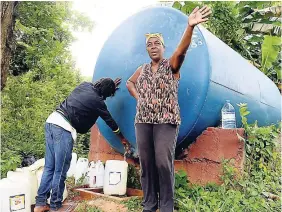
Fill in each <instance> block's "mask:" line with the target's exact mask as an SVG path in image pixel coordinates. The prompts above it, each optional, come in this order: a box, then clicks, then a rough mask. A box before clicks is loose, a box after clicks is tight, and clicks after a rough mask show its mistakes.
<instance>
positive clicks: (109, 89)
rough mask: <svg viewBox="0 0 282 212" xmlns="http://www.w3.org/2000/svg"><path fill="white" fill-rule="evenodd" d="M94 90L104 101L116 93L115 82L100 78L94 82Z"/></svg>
mask: <svg viewBox="0 0 282 212" xmlns="http://www.w3.org/2000/svg"><path fill="white" fill-rule="evenodd" d="M93 85H94V88H95V89H96V90H97V91H98V93H99V95H100V96H102V97H103V99H106V98H107V97H110V96H113V95H114V94H115V91H116V85H115V82H114V81H113V80H112V79H111V78H101V79H99V80H98V81H96V82H94V84H93Z"/></svg>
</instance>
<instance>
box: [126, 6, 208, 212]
mask: <svg viewBox="0 0 282 212" xmlns="http://www.w3.org/2000/svg"><path fill="white" fill-rule="evenodd" d="M210 14H211V10H210V9H209V8H207V7H206V6H204V7H203V8H201V9H199V8H198V7H197V8H195V9H194V10H193V12H192V13H191V15H190V16H189V19H188V25H187V28H186V30H185V32H184V34H183V37H182V39H181V41H180V43H179V45H178V47H177V48H176V50H175V51H174V53H173V55H172V56H171V57H170V58H169V59H165V58H163V54H164V51H165V45H164V39H163V37H162V35H161V34H160V33H154V34H146V46H147V48H146V49H147V51H148V54H149V56H150V58H151V63H149V64H143V65H142V66H140V67H139V68H138V69H137V70H136V72H135V73H134V74H133V75H132V76H131V77H130V78H129V79H128V81H127V88H128V90H129V92H130V94H131V95H132V96H133V97H134V98H135V99H136V100H137V111H136V117H135V133H136V142H137V146H138V153H139V159H140V164H141V170H142V174H141V184H142V189H143V192H144V199H143V203H142V206H143V207H144V210H143V212H149V211H153V212H154V211H156V210H157V209H158V202H159V207H160V211H161V212H172V211H173V206H174V201H173V200H174V166H173V162H174V153H175V146H176V139H177V136H178V130H179V125H180V123H181V120H180V109H179V105H178V83H179V79H180V73H179V70H180V67H181V65H182V63H183V61H184V58H185V54H186V52H187V49H188V47H189V45H190V43H191V38H192V34H193V29H194V27H195V26H196V25H197V24H199V23H203V22H206V21H207V20H208V19H207V17H208V16H209V15H210Z"/></svg>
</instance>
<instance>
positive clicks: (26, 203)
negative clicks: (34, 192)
mask: <svg viewBox="0 0 282 212" xmlns="http://www.w3.org/2000/svg"><path fill="white" fill-rule="evenodd" d="M23 182H24V181H22V182H17V181H11V180H9V179H8V178H4V179H1V180H0V191H1V192H0V211H1V212H9V211H17V212H30V211H31V207H30V206H31V202H30V188H29V184H28V183H23Z"/></svg>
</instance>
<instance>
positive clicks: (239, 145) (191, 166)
mask: <svg viewBox="0 0 282 212" xmlns="http://www.w3.org/2000/svg"><path fill="white" fill-rule="evenodd" d="M237 133H238V134H239V135H240V136H242V137H243V134H244V130H243V129H236V130H232V129H230V130H229V129H220V128H208V129H207V130H205V131H204V132H203V133H202V134H201V135H200V136H199V137H198V138H197V139H196V141H195V142H194V143H193V144H191V145H190V146H189V147H188V149H187V152H188V155H187V156H186V158H184V159H183V160H176V161H175V163H174V165H175V170H176V171H179V170H184V171H185V172H186V173H187V175H188V178H189V181H190V182H191V183H194V184H200V185H205V184H207V183H211V182H213V183H217V184H220V183H221V180H220V176H221V174H222V160H223V159H232V158H233V159H234V162H235V164H234V165H235V167H237V168H238V169H239V170H243V164H244V155H245V149H244V142H242V141H240V140H239V139H238V137H237ZM90 139H91V142H90V152H89V156H88V158H89V161H91V160H94V161H96V160H101V161H103V162H105V161H106V160H123V155H121V154H120V153H118V152H116V151H115V150H114V149H113V148H111V146H110V145H109V144H108V143H107V141H106V140H105V138H104V137H103V136H102V135H101V134H100V132H99V130H98V128H97V127H96V126H93V128H92V129H91V137H90ZM127 162H128V163H130V164H133V165H135V166H138V164H136V163H134V161H132V160H129V159H127Z"/></svg>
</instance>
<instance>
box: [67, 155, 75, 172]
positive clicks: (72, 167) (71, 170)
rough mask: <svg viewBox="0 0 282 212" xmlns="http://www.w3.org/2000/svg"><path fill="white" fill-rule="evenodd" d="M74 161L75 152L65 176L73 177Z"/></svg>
mask: <svg viewBox="0 0 282 212" xmlns="http://www.w3.org/2000/svg"><path fill="white" fill-rule="evenodd" d="M76 163H77V154H76V153H74V152H73V153H72V158H71V164H70V168H69V170H68V172H67V177H74V175H75V169H76Z"/></svg>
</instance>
